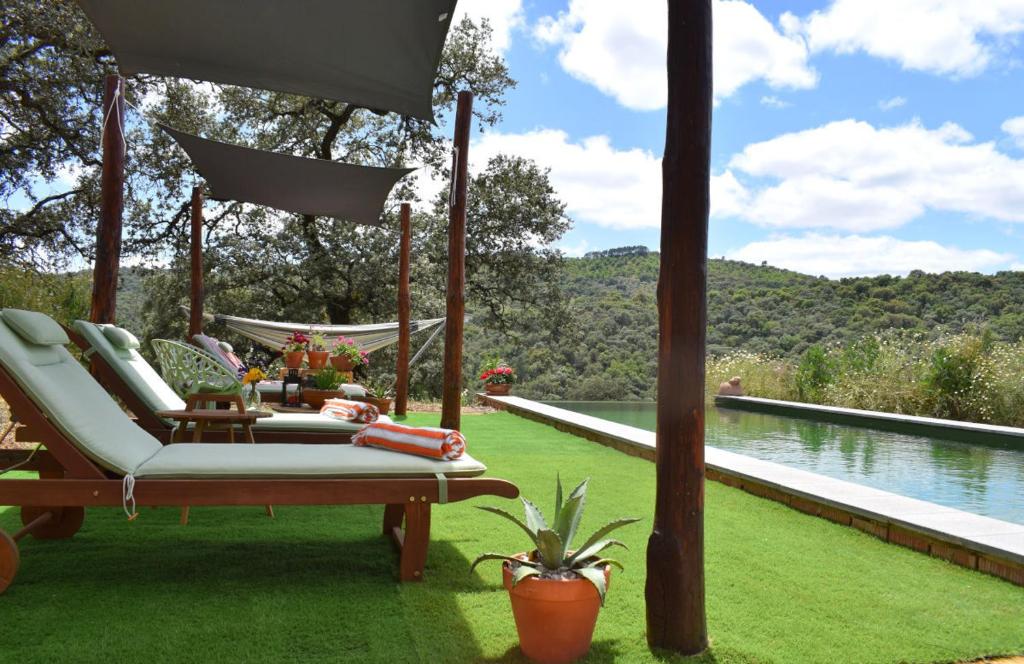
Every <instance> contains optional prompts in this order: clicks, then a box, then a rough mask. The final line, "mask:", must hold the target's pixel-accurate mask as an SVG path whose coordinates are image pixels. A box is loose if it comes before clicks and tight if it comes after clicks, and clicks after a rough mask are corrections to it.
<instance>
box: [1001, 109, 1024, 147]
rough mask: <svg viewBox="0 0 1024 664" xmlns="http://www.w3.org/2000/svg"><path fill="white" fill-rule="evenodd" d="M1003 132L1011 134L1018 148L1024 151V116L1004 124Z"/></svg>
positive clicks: (1011, 119)
mask: <svg viewBox="0 0 1024 664" xmlns="http://www.w3.org/2000/svg"><path fill="white" fill-rule="evenodd" d="M1002 130H1003V131H1005V132H1006V133H1007V134H1009V136H1010V138H1012V139H1013V142H1014V143H1016V144H1017V147H1019V148H1020V149H1022V150H1024V115H1019V116H1017V117H1015V118H1010V119H1008V120H1007V121H1006V122H1004V123H1003V126H1002Z"/></svg>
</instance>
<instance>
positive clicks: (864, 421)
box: [715, 395, 1024, 447]
mask: <svg viewBox="0 0 1024 664" xmlns="http://www.w3.org/2000/svg"><path fill="white" fill-rule="evenodd" d="M715 405H716V406H719V407H722V408H733V409H736V410H745V411H753V412H760V413H768V414H776V415H786V416H789V417H799V418H802V419H813V420H817V421H821V422H833V423H836V424H846V425H852V426H858V427H866V428H869V429H879V430H882V431H892V432H895V433H909V434H914V435H920V436H929V437H932V438H942V439H945V440H956V441H960V442H965V443H975V444H992V443H996V442H998V443H1003V444H1004V445H1010V446H1013V447H1024V429H1020V428H1017V427H1010V426H1004V425H1000V424H982V423H978V422H964V421H961V420H944V419H940V418H937V417H922V416H920V415H903V414H901V413H885V412H882V411H877V410H861V409H858V408H846V407H842V406H824V405H820V404H813V403H804V402H801V401H783V400H780V399H765V398H764V397H750V396H730V395H717V396H716V397H715Z"/></svg>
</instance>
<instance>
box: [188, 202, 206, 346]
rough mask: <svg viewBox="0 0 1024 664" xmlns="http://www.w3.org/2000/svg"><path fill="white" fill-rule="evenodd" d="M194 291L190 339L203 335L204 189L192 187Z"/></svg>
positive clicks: (189, 325) (192, 291) (192, 293)
mask: <svg viewBox="0 0 1024 664" xmlns="http://www.w3.org/2000/svg"><path fill="white" fill-rule="evenodd" d="M190 249H191V258H192V261H191V262H192V271H191V278H192V290H191V293H190V303H189V314H188V338H189V341H191V340H192V337H194V336H195V335H197V334H202V333H203V296H204V291H203V188H202V187H201V186H199V185H196V186H195V187H192V245H191V247H190Z"/></svg>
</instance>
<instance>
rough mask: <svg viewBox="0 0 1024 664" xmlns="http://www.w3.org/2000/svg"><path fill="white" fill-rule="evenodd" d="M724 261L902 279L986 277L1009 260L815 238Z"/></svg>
mask: <svg viewBox="0 0 1024 664" xmlns="http://www.w3.org/2000/svg"><path fill="white" fill-rule="evenodd" d="M726 256H727V257H728V258H731V259H734V260H741V261H746V262H748V263H761V262H762V261H767V262H768V263H769V264H770V265H775V266H777V267H782V268H786V269H790V270H796V271H797V272H803V273H805V274H813V275H826V276H829V277H850V276H861V275H876V274H907V273H908V272H910V271H911V270H924V271H925V272H945V271H947V270H967V271H972V272H974V271H986V270H993V269H996V268H999V267H1002V266H1005V265H1006V264H1007V263H1009V262H1010V261H1012V260H1014V258H1015V256H1013V255H1012V254H1001V253H997V252H995V251H990V250H988V249H973V250H967V249H959V248H957V247H951V246H945V245H942V244H939V243H938V242H932V241H930V240H923V241H916V240H900V239H897V238H894V237H890V236H885V235H883V236H878V237H867V236H863V235H845V236H844V235H820V234H817V233H808V234H805V235H802V236H799V237H791V236H783V237H774V238H769V239H767V240H762V241H758V242H751V243H750V244H748V245H746V246H744V247H742V248H740V249H737V250H734V251H731V252H728V253H727V254H726Z"/></svg>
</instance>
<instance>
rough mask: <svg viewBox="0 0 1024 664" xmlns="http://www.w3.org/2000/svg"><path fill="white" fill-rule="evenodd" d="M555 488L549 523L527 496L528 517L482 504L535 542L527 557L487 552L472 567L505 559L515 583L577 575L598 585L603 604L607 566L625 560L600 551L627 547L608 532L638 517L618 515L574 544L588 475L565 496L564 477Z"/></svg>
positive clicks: (585, 497)
mask: <svg viewBox="0 0 1024 664" xmlns="http://www.w3.org/2000/svg"><path fill="white" fill-rule="evenodd" d="M556 481H557V489H556V491H555V520H554V522H553V523H552V524H551V525H548V522H547V520H546V519H545V518H544V515H543V514H542V513H541V511H540V509H538V508H537V506H536V505H534V504H533V503H531V502H530V501H529V500H527V499H526V498H521V500H522V501H523V508H524V511H525V517H526V518H525V520H521V519H519V518H518V517H516V516H515V515H514V514H511V513H509V512H506V511H505V510H503V509H500V508H498V507H487V506H480V509H482V510H485V511H487V512H493V513H494V514H497V515H498V516H502V517H505V518H506V519H508V520H509V521H511V522H512V523H514V524H516V525H517V526H519V527H520V528H522V530H523V532H525V533H526V534H527V535H528V536H529V537H530V541H531V542H532V543H533V549H532V550H531V552H530V554H529V556H528V557H527V559H525V560H524V559H522V558H516V557H514V556H506V555H504V554H500V553H485V554H483V555H481V556H480V557H478V558H477V559H476V560H474V561H473V564H472V565H471V566H470V570H471V571H472V570H473V569H474V568H476V566H477V565H478V564H480V563H481V562H483V561H484V560H503V561H508V562H510V563H511V568H512V585H513V587H514V586H515V585H516V584H517V583H519V582H520V581H522V580H523V579H526V578H529V577H531V576H536V577H540V578H548V579H555V578H565V577H566V576H578V577H582V578H584V579H586V580H587V581H590V582H591V583H592V584H594V587H595V588H597V594H598V595H599V596H600V597H601V604H602V605H604V595H605V591H606V589H607V587H606V585H607V584H606V579H605V575H604V568H605V567H606V566H607V565H613V566H615V567H618V568H619V569H622V564H621V563H620V562H619V561H617V560H614V559H612V558H605V557H603V556H602V555H601V552H603V551H604V550H605V549H608V548H610V547H613V546H621V547H622V548H627V547H626V545H625V544H623V543H622V542H620V541H619V540H617V539H611V538H609V537H608V533H610V532H612V531H613V530H615V529H616V528H621V527H622V526H625V525H628V524H631V523H633V522H634V521H639V520H640V519H636V518H633V517H626V518H622V519H616V520H615V521H611V522H609V523H607V524H605V525H604V526H602V527H600V528H598V529H597V530H596V531H595V532H594V534H593V535H591V536H590V537H589V538H588V539H587V540H586V541H585V542H584V543H583V545H582V546H581V547H579V548H578V549H573V548H572V540H573V538H574V537H575V536H576V529H577V528H578V527H579V525H580V519H581V518H582V516H583V505H584V503H585V502H586V499H587V483H588V482H590V478H587V479H585V480H583V481H582V482H580V483H579V485H578V486H577V487H576V488H575V489H573V490H572V492H571V493H570V494H569V497H568V498H566V499H565V500H564V501H563V500H562V480H561V478H558V479H557V480H556Z"/></svg>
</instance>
